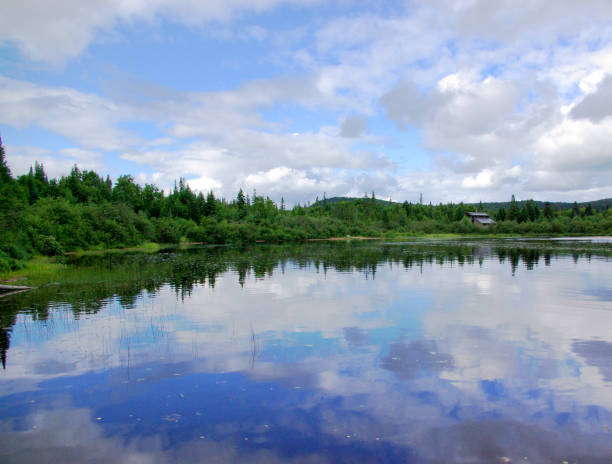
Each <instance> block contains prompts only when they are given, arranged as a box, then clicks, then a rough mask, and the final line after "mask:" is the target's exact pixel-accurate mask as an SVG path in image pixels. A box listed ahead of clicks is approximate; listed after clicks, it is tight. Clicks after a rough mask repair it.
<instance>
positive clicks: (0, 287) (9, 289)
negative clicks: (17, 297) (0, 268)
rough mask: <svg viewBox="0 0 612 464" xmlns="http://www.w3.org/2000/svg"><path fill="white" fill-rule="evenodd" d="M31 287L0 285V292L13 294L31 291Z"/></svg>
mask: <svg viewBox="0 0 612 464" xmlns="http://www.w3.org/2000/svg"><path fill="white" fill-rule="evenodd" d="M32 288H33V287H26V286H25V285H3V284H0V291H5V292H13V291H15V290H31V289H32Z"/></svg>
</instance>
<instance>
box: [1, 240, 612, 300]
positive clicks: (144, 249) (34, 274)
mask: <svg viewBox="0 0 612 464" xmlns="http://www.w3.org/2000/svg"><path fill="white" fill-rule="evenodd" d="M610 237H612V236H611V235H597V236H593V235H589V234H584V235H573V236H568V235H566V234H555V235H550V234H546V235H539V234H533V235H531V234H530V235H517V234H454V233H441V234H418V235H400V234H397V235H390V236H381V237H370V236H359V235H356V236H349V237H346V236H344V237H328V238H310V239H304V240H302V241H299V242H260V241H258V242H254V243H252V244H250V245H261V244H281V243H282V244H291V243H295V244H298V243H316V242H351V241H385V242H387V243H394V242H397V243H401V242H407V241H414V240H461V239H472V240H473V239H482V240H486V239H519V240H520V239H534V240H554V241H558V240H560V239H563V240H577V241H586V240H592V239H598V238H610ZM228 245H229V246H231V245H232V244H221V243H220V244H206V243H204V242H181V243H177V244H162V243H154V242H146V243H143V244H142V245H140V246H135V247H125V248H105V249H90V250H75V251H69V252H66V253H63V254H62V255H59V256H58V257H60V258H61V256H68V257H69V256H76V257H79V256H95V255H107V254H110V255H112V254H122V253H157V252H159V251H161V250H165V249H168V250H171V249H175V248H188V247H192V246H193V247H197V246H211V247H215V246H228ZM58 257H47V256H34V257H32V258H31V259H29V260H26V261H23V262H22V263H23V268H22V269H18V270H13V271H8V272H4V273H1V274H0V290H6V291H4V292H2V291H0V297H1V296H6V295H7V294H9V293H10V294H13V293H16V292H18V291H27V290H30V289H32V288H33V287H34V286H35V284H38V285H40V284H44V283H45V282H46V283H48V282H50V281H53V277H54V276H56V275H57V273H58V272H61V271H62V270H66V269H67V267H68V266H67V265H66V264H64V263H62V262H58V261H57V258H58ZM24 282H27V283H31V284H32V286H30V285H28V286H24V285H21V284H22V283H24ZM9 287H10V289H9ZM13 287H14V289H15V290H13V289H12V288H13ZM24 287H26V288H24Z"/></svg>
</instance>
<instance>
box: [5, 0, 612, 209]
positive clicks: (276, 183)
mask: <svg viewBox="0 0 612 464" xmlns="http://www.w3.org/2000/svg"><path fill="white" fill-rule="evenodd" d="M285 3H294V2H292V1H289V2H285V1H282V0H258V1H257V2H246V1H243V0H231V1H226V2H219V1H213V2H204V3H202V2H194V1H191V0H181V1H179V2H167V1H166V0H155V1H154V2H148V3H146V4H144V3H139V2H136V3H134V2H129V1H124V0H112V1H111V0H108V1H105V2H98V3H96V5H89V6H88V7H87V8H85V7H83V6H82V5H80V4H78V5H77V3H75V2H73V1H72V0H62V1H60V2H59V3H57V2H56V4H54V6H53V8H52V7H51V6H44V5H43V6H38V7H37V8H33V7H32V5H30V2H29V0H26V1H25V2H21V3H18V4H14V5H13V4H12V5H10V6H9V7H7V8H5V10H6V11H3V13H4V14H3V16H2V17H1V18H0V31H2V32H0V41H4V43H5V44H13V45H14V46H16V47H18V48H19V49H20V50H21V51H22V52H23V53H25V54H26V55H27V56H29V57H30V58H32V59H35V60H43V61H46V62H49V63H61V62H64V61H65V60H67V59H70V58H73V57H76V56H79V55H80V54H82V53H83V52H84V51H85V50H86V49H87V47H88V45H89V44H91V43H93V42H96V41H100V40H106V39H108V38H109V37H112V36H113V34H116V33H117V31H118V30H120V29H121V28H122V27H128V28H129V27H132V26H134V25H138V26H143V25H144V26H145V27H147V28H151V29H147V30H152V29H154V28H156V27H162V25H163V24H164V23H165V22H174V23H180V24H181V25H187V26H189V27H192V26H193V27H201V26H202V25H208V26H210V27H208V28H207V30H206V31H204V32H206V33H207V34H208V35H209V36H210V35H214V34H215V33H217V32H218V33H219V34H221V35H224V34H225V35H226V36H227V37H228V38H234V39H240V40H245V41H266V43H268V45H269V46H272V47H275V48H273V49H271V51H272V52H273V54H275V55H278V56H281V58H279V59H278V60H279V63H277V64H281V65H282V67H283V68H285V69H286V68H290V69H291V75H290V76H287V75H284V76H283V75H282V74H281V75H280V76H278V77H275V78H270V79H259V80H252V79H251V80H249V78H248V76H247V77H245V79H244V80H243V81H242V83H241V84H239V85H238V86H236V87H235V88H231V89H227V90H225V91H207V90H206V89H201V90H199V91H179V90H176V89H171V88H165V87H163V86H161V85H158V84H157V83H154V82H146V81H133V82H131V81H129V79H128V80H122V81H115V82H106V83H104V84H103V85H102V87H103V90H104V95H105V96H104V97H102V96H100V94H97V93H95V92H93V91H91V92H89V93H88V92H84V91H77V90H75V89H72V88H69V87H59V86H55V87H54V86H51V85H48V84H44V85H42V84H40V85H38V84H35V83H34V82H28V81H27V80H17V79H11V78H8V77H2V78H0V123H2V124H7V125H10V126H12V127H16V128H26V127H42V128H43V129H45V130H47V131H50V132H53V133H56V134H59V135H62V136H63V137H65V138H67V139H68V140H69V144H70V147H65V148H79V149H82V150H86V151H94V152H104V151H108V150H113V151H117V152H119V153H121V154H122V156H123V158H124V159H126V160H130V161H133V162H136V163H140V164H141V165H142V166H143V171H147V172H149V173H150V172H151V171H153V172H155V173H156V174H155V176H156V177H155V179H156V180H157V181H159V182H160V183H162V184H163V185H164V186H170V185H172V183H173V181H174V179H176V178H178V177H180V176H186V177H187V178H188V179H189V182H190V184H191V185H192V186H193V187H194V188H197V189H206V190H207V189H210V188H213V189H215V190H218V191H220V192H222V194H223V195H230V194H231V195H233V194H235V193H234V192H235V191H236V190H237V189H238V188H240V187H248V188H251V187H253V188H258V189H263V190H265V191H266V192H277V191H278V192H280V191H281V188H286V189H288V190H289V191H290V192H289V196H291V197H292V198H294V201H300V202H304V201H307V200H309V199H310V200H312V199H313V198H314V197H315V196H316V195H317V194H319V195H320V193H321V190H323V191H326V192H327V193H328V196H329V195H330V194H338V195H347V194H354V195H357V196H361V195H362V194H363V192H364V191H371V190H376V192H377V194H380V196H385V197H393V198H394V199H398V200H401V199H416V198H418V195H419V193H420V192H423V191H426V192H427V194H426V196H427V197H429V198H431V199H432V201H434V202H437V201H449V200H453V201H456V200H458V199H462V200H466V201H467V200H478V199H486V198H489V199H504V198H509V196H510V195H511V194H512V193H517V194H518V195H519V197H529V196H533V195H534V194H537V195H542V196H546V195H555V198H559V199H561V197H563V195H567V196H568V198H569V199H572V200H573V199H588V198H591V196H592V195H601V196H610V195H612V187H610V186H609V185H606V181H605V178H606V176H608V175H609V174H610V171H611V170H612V168H611V166H610V165H611V159H610V147H609V144H608V141H607V137H606V134H607V133H609V129H610V127H609V121H610V118H609V116H610V110H609V107H610V105H607V104H606V102H608V101H609V100H610V98H612V80H611V79H612V78H611V77H609V76H612V42H611V40H610V37H612V26H611V25H610V24H611V23H610V19H611V18H612V6H611V5H610V3H609V2H607V1H603V0H591V1H589V2H586V3H585V2H583V3H581V4H580V5H578V4H575V2H571V1H566V0H562V1H560V2H556V3H555V4H554V5H550V4H549V3H550V2H546V1H544V0H536V1H533V2H530V4H529V5H528V7H525V6H524V5H521V6H519V5H516V4H515V3H513V2H509V1H503V2H497V3H495V5H492V4H491V2H486V1H484V0H475V1H470V2H464V1H459V0H457V1H450V0H449V1H442V0H439V1H438V0H436V1H433V2H427V4H418V5H417V4H413V3H410V4H408V6H406V7H404V8H397V9H395V10H394V11H393V12H391V14H388V15H385V16H383V15H377V14H375V13H372V12H371V11H369V12H367V13H366V12H363V11H362V10H360V9H357V10H355V11H356V13H355V14H351V15H342V16H338V17H332V18H329V17H325V18H322V19H321V20H320V21H318V22H316V23H313V24H315V25H313V26H304V28H301V29H300V30H299V31H293V30H291V31H280V30H278V29H274V28H273V27H270V26H269V25H266V28H265V29H264V28H263V27H261V26H253V25H252V23H249V24H247V25H243V24H241V25H240V27H234V26H235V23H232V20H233V19H235V18H243V17H244V16H245V15H246V14H247V13H249V12H257V13H261V12H265V11H270V10H271V9H273V8H276V7H278V6H279V5H282V4H285ZM300 5H301V3H300ZM262 24H264V23H263V22H262ZM18 26H19V27H18ZM215 31H217V32H215ZM568 31H569V32H568ZM226 32H227V34H226ZM273 44H274V45H273ZM280 62H282V63H280ZM284 109H287V110H288V111H287V116H286V117H284V118H283V117H279V118H276V119H274V118H272V117H270V116H269V113H268V112H267V111H268V110H273V111H278V112H280V113H282V111H283V110H284ZM293 110H297V112H298V113H301V114H305V116H300V117H301V118H302V119H301V120H300V121H299V122H300V123H301V124H296V126H300V128H299V129H296V127H294V123H295V122H296V121H294V120H293V119H292V118H293V113H294V111H293ZM290 115H291V116H290ZM347 115H348V116H347ZM381 116H384V117H386V118H387V120H390V121H391V122H392V123H395V125H396V127H397V128H398V129H399V130H407V131H408V132H410V133H413V134H415V135H414V139H415V140H416V141H415V142H414V145H412V146H410V145H409V146H408V147H407V149H406V150H405V153H402V154H401V155H397V154H393V155H391V154H386V153H390V152H391V151H390V150H389V147H390V146H392V145H394V144H395V145H394V146H397V145H398V142H397V141H396V140H395V139H396V138H397V139H401V138H402V137H403V136H402V135H398V134H397V133H391V134H389V132H388V131H386V129H382V130H381V127H384V124H386V121H381ZM322 120H324V121H330V120H331V121H339V123H338V125H339V127H330V126H327V125H324V124H323V123H320V122H318V121H322ZM130 122H145V123H146V124H150V125H151V126H152V127H155V128H156V129H157V130H158V132H161V134H156V135H155V137H157V139H156V140H143V139H142V137H143V136H142V134H137V133H136V132H135V131H130V130H128V129H126V127H129V124H125V123H130ZM326 124H327V123H326ZM304 125H305V126H306V127H303V126H304ZM294 134H297V135H294ZM358 143H359V144H361V145H357V144H358ZM365 144H369V146H368V147H367V148H366V149H363V148H362V146H363V145H365ZM24 145H25V144H24ZM28 145H29V144H28ZM32 145H34V144H32ZM358 146H359V149H358V148H357V147H358ZM43 148H44V147H43ZM417 148H418V149H419V150H422V152H423V154H424V156H427V157H428V158H429V165H428V166H427V168H426V169H425V168H423V169H421V168H419V170H418V171H415V170H414V169H415V168H414V166H413V165H412V164H411V163H410V160H411V159H412V158H413V153H411V150H412V149H417ZM20 153H21V154H20V155H19V156H20V157H21V158H19V160H18V161H15V160H11V159H10V158H9V163H14V164H15V165H16V166H17V165H21V164H24V162H25V161H24V160H26V159H30V160H31V162H33V160H34V159H33V158H32V157H33V156H34V155H33V154H32V153H30V154H29V155H28V154H27V153H26V150H21V152H20ZM60 155H61V156H60V158H62V157H63V158H70V156H68V154H67V153H61V154H60ZM73 155H75V154H74V153H73ZM28 156H29V158H28ZM46 156H47V158H46V159H48V160H49V161H48V162H50V163H53V162H54V161H53V158H54V157H56V156H57V154H56V153H48V154H46ZM401 157H403V158H401ZM72 158H74V159H77V158H75V156H72ZM58 159H59V158H58ZM96 160H97V158H96ZM405 160H409V161H408V162H406V161H405ZM96 162H97V161H96ZM55 164H57V165H58V166H59V161H55ZM16 171H17V169H16ZM144 178H146V179H148V180H152V179H153V176H152V175H151V174H146V175H145V176H144V177H143V179H144ZM555 181H556V182H555ZM608 184H609V182H608ZM309 189H310V190H309ZM263 190H262V191H263ZM572 195H573V196H572ZM587 197H588V198H587ZM278 199H279V198H276V200H278ZM285 199H286V200H287V196H286V197H285ZM542 199H544V198H542Z"/></svg>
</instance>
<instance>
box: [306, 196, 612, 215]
mask: <svg viewBox="0 0 612 464" xmlns="http://www.w3.org/2000/svg"><path fill="white" fill-rule="evenodd" d="M361 199H362V198H357V197H331V198H326V199H324V200H319V199H317V200H316V201H315V203H317V202H319V203H320V202H323V201H326V202H329V203H338V202H340V201H355V200H361ZM376 201H377V202H381V203H403V202H396V201H393V200H391V201H387V200H381V199H379V198H376ZM528 201H532V202H533V203H534V204H535V205H536V206H538V207H539V208H540V209H543V208H544V206H545V205H546V203H550V205H551V206H552V207H553V208H555V209H557V210H570V209H572V208H573V207H574V203H573V202H563V201H549V202H546V201H539V200H517V201H516V203H517V204H518V206H519V207H521V208H522V207H524V206H525V205H526V203H527V202H528ZM576 204H577V206H578V207H579V208H586V207H587V206H588V205H591V207H592V208H593V209H594V210H597V211H604V210H606V209H608V208H611V207H612V198H604V199H601V200H594V201H585V202H576ZM464 205H465V206H466V207H468V208H471V209H473V210H480V209H482V210H485V211H488V212H490V213H494V212H495V211H497V210H498V209H500V208H505V209H508V208H509V207H510V205H511V201H498V202H481V203H464Z"/></svg>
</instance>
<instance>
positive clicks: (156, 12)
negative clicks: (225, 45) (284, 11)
mask: <svg viewBox="0 0 612 464" xmlns="http://www.w3.org/2000/svg"><path fill="white" fill-rule="evenodd" d="M283 3H295V4H299V5H307V4H309V3H315V1H314V0H309V1H307V2H295V1H292V0H288V1H287V0H255V1H253V0H248V1H246V0H229V1H227V0H208V1H206V2H199V1H194V0H179V1H174V0H173V1H170V0H153V1H148V2H140V1H132V0H101V1H97V2H95V3H83V2H81V1H78V0H60V1H56V2H53V3H42V4H41V3H40V2H36V1H33V0H25V1H22V2H11V3H10V4H7V5H4V7H3V9H2V16H0V42H5V43H14V44H16V46H17V47H18V48H19V49H20V50H21V52H22V53H23V54H25V55H26V56H28V57H29V58H31V59H34V60H40V61H45V62H49V63H53V64H58V63H63V62H64V61H65V60H67V59H69V58H74V57H76V56H78V55H80V54H81V53H83V51H84V50H85V49H86V48H87V46H88V45H89V44H90V43H92V42H94V41H95V40H96V39H99V36H100V35H103V36H104V35H106V36H109V35H112V34H113V33H114V29H115V28H116V27H117V26H119V25H125V24H128V25H130V24H133V23H136V22H146V23H150V24H152V23H154V22H155V21H159V20H162V19H169V20H170V21H174V22H178V23H182V24H186V25H189V26H200V25H203V24H206V23H209V22H212V21H227V20H229V19H230V18H232V17H233V16H234V15H237V14H240V13H241V12H245V11H251V12H262V11H266V10H270V9H272V8H274V7H276V6H278V5H280V4H283ZM245 34H247V35H248V36H249V37H253V38H257V39H262V38H264V37H265V32H264V31H263V30H262V29H261V28H260V27H256V26H252V27H250V28H249V29H247V30H246V31H245Z"/></svg>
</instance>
